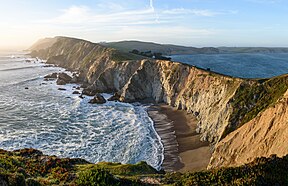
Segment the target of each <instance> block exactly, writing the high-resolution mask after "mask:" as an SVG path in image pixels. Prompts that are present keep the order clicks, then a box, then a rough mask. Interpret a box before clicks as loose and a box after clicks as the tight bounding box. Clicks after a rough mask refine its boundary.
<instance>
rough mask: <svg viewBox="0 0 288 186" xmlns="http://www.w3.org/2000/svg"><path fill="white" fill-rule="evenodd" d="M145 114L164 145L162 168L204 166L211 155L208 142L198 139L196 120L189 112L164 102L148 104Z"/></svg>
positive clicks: (178, 168)
mask: <svg viewBox="0 0 288 186" xmlns="http://www.w3.org/2000/svg"><path fill="white" fill-rule="evenodd" d="M148 114H149V116H150V117H151V118H152V120H153V121H154V126H155V129H156V131H157V133H158V134H159V135H160V137H161V141H162V143H163V145H164V161H163V164H162V166H163V168H164V170H165V171H180V172H186V171H199V170H205V169H206V167H207V165H208V163H209V160H210V157H211V153H210V149H209V143H208V142H201V141H200V134H198V133H196V124H197V120H196V118H195V117H194V116H193V115H192V114H187V113H186V112H185V111H182V110H177V109H175V108H173V107H171V106H167V105H164V104H160V105H154V106H151V107H150V109H149V111H148Z"/></svg>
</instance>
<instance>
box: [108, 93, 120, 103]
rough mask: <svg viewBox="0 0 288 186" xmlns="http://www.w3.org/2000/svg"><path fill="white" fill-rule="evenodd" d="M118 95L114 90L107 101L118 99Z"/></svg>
mask: <svg viewBox="0 0 288 186" xmlns="http://www.w3.org/2000/svg"><path fill="white" fill-rule="evenodd" d="M119 99H120V95H119V94H118V93H117V92H116V93H115V94H114V95H113V96H111V97H110V98H109V99H108V101H119Z"/></svg>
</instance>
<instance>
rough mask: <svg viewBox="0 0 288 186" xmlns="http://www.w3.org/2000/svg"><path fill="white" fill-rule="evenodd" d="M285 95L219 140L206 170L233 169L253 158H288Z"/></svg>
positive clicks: (286, 101)
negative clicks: (225, 167) (223, 167)
mask: <svg viewBox="0 0 288 186" xmlns="http://www.w3.org/2000/svg"><path fill="white" fill-rule="evenodd" d="M287 141H288V91H286V93H285V94H284V96H283V97H282V98H281V99H279V100H278V101H277V102H276V103H274V104H273V105H272V106H271V107H269V108H268V109H266V110H265V111H263V112H262V113H260V114H258V115H257V116H256V117H255V118H254V119H252V120H251V121H249V122H247V123H246V124H244V125H243V126H242V127H240V128H239V129H237V130H235V131H233V132H232V133H230V134H229V135H228V136H227V137H226V138H224V139H223V140H221V141H220V142H219V143H218V144H217V145H216V148H215V151H214V154H213V156H212V158H211V162H210V168H212V167H219V166H237V165H242V164H244V163H248V162H251V161H252V160H253V159H254V158H255V157H263V156H264V157H269V156H270V155H271V154H277V155H278V156H280V157H282V156H285V155H287V154H288V146H287Z"/></svg>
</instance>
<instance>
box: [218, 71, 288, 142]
mask: <svg viewBox="0 0 288 186" xmlns="http://www.w3.org/2000/svg"><path fill="white" fill-rule="evenodd" d="M287 89H288V75H282V76H278V77H274V78H271V79H259V80H258V81H255V80H254V81H244V82H243V83H242V84H241V85H240V87H239V88H238V89H237V91H236V93H235V95H234V97H233V99H232V100H231V104H232V107H233V110H234V111H233V114H232V115H231V118H230V124H229V125H228V127H227V128H226V130H225V132H224V134H223V136H222V138H223V137H225V136H226V135H227V134H229V133H230V132H232V131H234V130H236V129H237V128H239V127H240V126H242V125H243V124H245V123H247V122H248V121H250V120H251V119H253V118H255V117H256V116H257V114H258V113H260V112H262V111H263V110H265V109H266V108H268V107H269V106H272V105H273V104H274V103H275V102H276V101H277V100H278V99H279V98H281V96H283V94H284V93H285V92H286V91H287Z"/></svg>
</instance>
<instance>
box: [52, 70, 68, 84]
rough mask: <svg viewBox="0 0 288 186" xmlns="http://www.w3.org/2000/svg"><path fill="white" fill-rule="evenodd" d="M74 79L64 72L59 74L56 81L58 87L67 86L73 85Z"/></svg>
mask: <svg viewBox="0 0 288 186" xmlns="http://www.w3.org/2000/svg"><path fill="white" fill-rule="evenodd" d="M71 80H72V77H70V76H69V75H67V74H66V73H64V72H62V73H59V74H58V79H57V81H56V84H57V85H66V84H67V83H71Z"/></svg>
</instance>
